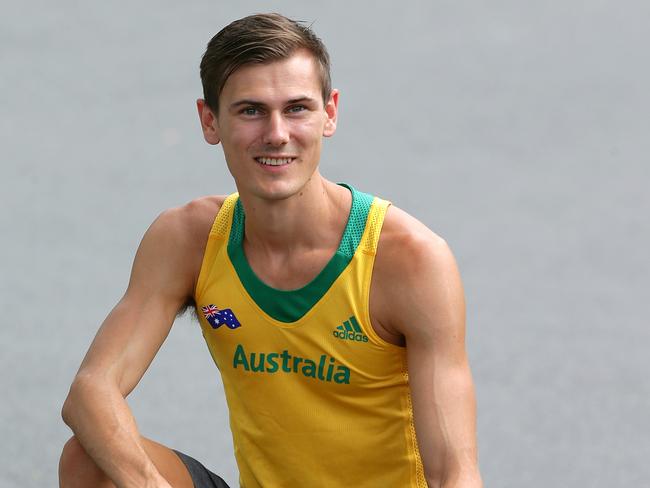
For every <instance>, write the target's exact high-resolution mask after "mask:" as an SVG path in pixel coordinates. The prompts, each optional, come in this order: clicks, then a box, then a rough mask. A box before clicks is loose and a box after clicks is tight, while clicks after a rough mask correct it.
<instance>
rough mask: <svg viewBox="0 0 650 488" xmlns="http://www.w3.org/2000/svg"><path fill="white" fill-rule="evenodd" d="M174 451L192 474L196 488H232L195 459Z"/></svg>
mask: <svg viewBox="0 0 650 488" xmlns="http://www.w3.org/2000/svg"><path fill="white" fill-rule="evenodd" d="M173 451H174V452H175V453H176V454H177V455H178V457H179V458H181V461H183V464H185V466H186V467H187V470H188V471H189V472H190V476H191V477H192V481H193V482H194V488H230V487H229V486H228V484H227V483H226V482H225V481H224V480H222V479H221V478H220V477H219V476H217V475H216V474H214V473H213V472H212V471H210V470H209V469H208V468H206V467H205V466H203V465H202V464H201V463H200V462H198V461H197V460H196V459H194V458H193V457H190V456H188V455H187V454H183V453H182V452H179V451H177V450H175V449H173Z"/></svg>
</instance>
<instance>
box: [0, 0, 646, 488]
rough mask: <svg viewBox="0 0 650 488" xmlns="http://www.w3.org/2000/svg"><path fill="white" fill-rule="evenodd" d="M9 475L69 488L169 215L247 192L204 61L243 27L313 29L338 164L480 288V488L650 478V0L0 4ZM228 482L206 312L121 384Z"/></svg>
mask: <svg viewBox="0 0 650 488" xmlns="http://www.w3.org/2000/svg"><path fill="white" fill-rule="evenodd" d="M0 7H1V9H0V10H1V11H2V15H1V16H0V113H1V117H0V199H1V200H0V203H1V205H0V228H1V229H2V241H1V243H2V252H1V253H0V256H1V257H0V269H1V273H0V300H2V302H1V304H0V305H1V310H2V312H3V316H2V326H1V327H0V367H1V368H2V372H3V374H2V391H3V401H2V402H0V418H1V419H2V423H1V431H0V434H1V438H2V439H3V442H2V444H1V445H0V463H1V469H0V486H2V487H5V486H6V487H14V486H16V487H43V486H56V483H57V481H56V470H57V462H58V457H59V453H60V449H61V447H62V445H63V443H64V442H65V440H66V439H67V438H68V437H69V435H70V431H69V430H68V428H67V427H66V426H65V425H64V424H63V422H62V421H61V419H60V408H61V405H62V403H63V400H64V398H65V396H66V393H67V389H68V387H69V384H70V382H71V380H72V377H73V375H74V373H75V371H76V369H77V367H78V366H79V363H80V361H81V359H82V357H83V354H84V353H85V351H86V349H87V347H88V345H89V344H90V341H91V340H92V338H93V336H94V334H95V332H96V329H97V327H98V326H99V324H100V323H101V321H102V320H103V318H104V317H105V316H106V314H107V313H108V312H109V310H110V309H111V307H112V306H113V305H114V304H115V303H116V301H117V300H118V299H119V297H120V296H121V294H122V293H123V291H124V288H125V286H126V283H127V279H128V275H129V270H130V266H131V263H132V259H133V255H134V252H135V249H136V247H137V245H138V243H139V240H140V238H141V236H142V234H143V233H144V231H145V230H146V228H147V227H148V226H149V224H150V223H151V221H152V220H153V219H154V218H155V217H156V216H157V215H158V214H159V213H160V212H161V211H162V210H164V209H165V208H168V207H172V206H176V205H180V204H183V203H185V202H187V201H189V200H191V199H192V198H195V197H196V196H199V195H205V194H216V193H220V194H225V193H229V192H232V191H234V185H233V182H232V179H231V178H230V176H229V174H228V173H227V170H226V167H225V163H224V159H223V155H222V153H221V152H220V149H219V148H216V149H215V148H213V147H210V146H208V145H207V144H205V143H204V142H203V140H202V137H201V133H200V129H199V124H198V120H197V116H196V111H195V107H194V101H195V99H196V98H197V97H199V96H201V90H200V82H199V75H198V63H199V60H200V56H201V54H202V52H203V50H204V47H205V44H206V43H207V41H208V40H209V38H210V37H211V36H212V35H213V34H214V33H216V32H217V31H218V30H219V29H220V28H221V27H223V26H224V25H226V24H227V23H229V22H230V21H232V20H234V19H236V18H239V17H242V16H244V15H247V14H250V13H254V12H260V11H269V10H273V11H279V12H281V13H284V14H285V15H288V16H290V17H294V18H297V19H302V20H306V21H309V22H312V21H313V22H314V25H313V26H314V29H315V30H316V32H317V33H318V34H319V35H320V36H321V37H322V38H323V39H324V41H325V42H326V44H327V46H328V47H329V50H330V53H331V56H332V59H333V80H334V85H335V86H336V87H338V88H339V89H340V90H341V101H340V106H341V108H340V120H339V127H338V131H337V134H336V135H335V136H334V138H332V139H331V140H328V141H327V142H326V144H325V148H324V153H323V158H322V163H321V164H322V172H323V173H324V175H325V176H326V177H328V178H329V179H331V180H334V181H345V182H349V183H351V184H353V185H355V186H356V187H357V188H359V189H360V190H362V191H366V192H370V193H374V194H377V195H380V196H382V197H384V198H387V199H390V200H392V201H393V202H394V203H395V204H396V205H397V206H399V207H401V208H403V209H405V210H406V211H408V212H410V213H411V214H413V215H414V216H416V217H417V218H419V219H420V220H422V221H423V222H424V223H425V224H427V225H428V226H429V227H430V228H432V229H433V230H434V231H435V232H437V233H438V234H440V235H442V236H443V237H444V238H445V239H446V240H447V241H448V242H449V244H450V245H451V247H452V249H453V251H454V253H455V255H456V257H457V260H458V263H459V266H460V269H461V273H462V276H463V279H464V283H465V288H466V295H467V304H468V321H467V346H468V351H469V355H470V360H471V365H472V368H473V373H474V379H475V382H476V389H477V396H478V412H479V416H478V437H479V448H480V461H481V471H482V474H483V478H484V480H485V485H486V487H497V488H500V487H513V488H514V487H517V488H520V487H603V488H604V487H608V488H609V487H612V486H635V487H640V486H650V463H648V461H647V460H648V456H649V455H650V435H649V434H650V428H649V422H648V412H649V411H650V381H649V379H648V370H649V368H650V359H648V358H649V355H648V353H647V349H648V344H649V338H650V327H648V326H649V325H650V324H649V320H648V317H649V316H650V310H649V308H650V307H649V305H648V298H649V297H650V294H649V290H650V286H649V285H650V282H649V281H650V280H649V279H648V274H649V271H650V262H649V260H648V256H647V253H648V249H650V226H649V223H648V222H649V218H648V217H649V214H650V212H649V211H650V196H649V193H648V183H649V180H650V179H649V176H650V174H649V173H650V170H649V163H650V161H649V157H648V155H649V154H650V137H649V134H650V122H649V118H648V114H649V113H650V95H649V94H648V86H650V68H649V65H648V58H647V46H648V45H649V44H650V31H649V30H648V28H647V26H648V20H650V4H648V3H647V2H642V1H619V2H614V1H609V0H603V1H598V2H582V1H577V0H566V1H564V2H519V1H514V0H502V1H501V0H500V1H496V2H490V3H486V2H478V1H462V0H461V1H456V2H451V1H434V2H399V3H395V2H377V1H373V2H369V1H359V2H341V1H331V2H319V3H315V2H313V3H306V2H298V1H278V2H275V3H273V4H269V3H268V2H253V1H241V2H237V4H236V5H235V2H228V3H226V2H207V1H203V2H198V1H197V2H171V1H157V2H153V1H150V0H146V1H140V2H126V1H113V2H72V1H69V0H62V1H59V2H45V1H40V2H36V1H33V2H20V3H19V2H8V1H2V2H0ZM129 403H130V405H131V407H132V408H133V410H134V413H135V415H136V418H137V420H138V424H139V427H140V429H141V431H142V432H143V434H144V435H147V436H149V437H151V438H154V439H156V440H158V441H159V442H163V443H165V444H168V445H170V446H172V447H174V448H176V449H178V450H181V451H183V452H186V453H188V454H190V455H192V456H194V457H196V458H198V459H200V460H201V461H202V462H203V463H205V464H206V465H207V466H208V467H210V468H211V469H212V470H214V471H215V472H217V473H219V474H220V475H221V476H223V477H224V478H225V479H226V480H227V481H228V483H230V484H232V485H236V480H237V468H236V465H235V462H234V458H233V454H232V443H231V439H230V432H229V429H228V416H227V411H226V406H225V402H224V397H223V391H222V386H221V382H220V379H219V377H218V374H217V370H216V368H215V367H214V364H213V363H212V361H211V359H210V356H209V354H208V351H207V348H206V346H205V345H204V342H203V339H202V337H201V334H200V331H199V328H198V325H197V324H196V322H193V321H192V320H191V318H190V317H189V316H186V317H183V318H181V319H179V320H178V321H177V323H176V324H175V325H174V327H173V328H172V332H171V334H170V336H169V338H168V339H167V341H166V343H165V344H164V345H163V347H162V349H161V351H160V353H159V354H158V356H157V358H156V359H155V361H154V363H153V364H152V366H151V368H150V370H149V371H148V372H147V374H146V375H145V377H144V379H143V380H142V382H141V383H140V385H139V386H138V388H137V390H136V391H135V392H134V393H133V394H132V395H131V396H130V397H129Z"/></svg>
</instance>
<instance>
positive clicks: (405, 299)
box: [371, 205, 464, 336]
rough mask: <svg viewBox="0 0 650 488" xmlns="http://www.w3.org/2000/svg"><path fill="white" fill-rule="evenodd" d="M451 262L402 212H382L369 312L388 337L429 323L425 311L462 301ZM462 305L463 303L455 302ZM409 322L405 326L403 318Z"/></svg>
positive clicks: (443, 247) (439, 241)
mask: <svg viewBox="0 0 650 488" xmlns="http://www.w3.org/2000/svg"><path fill="white" fill-rule="evenodd" d="M462 295H463V294H462V285H461V283H460V276H459V273H458V269H457V266H456V261H455V258H454V256H453V254H452V252H451V249H450V248H449V245H448V244H447V242H446V241H445V239H443V238H442V237H441V236H439V235H438V234H436V233H435V232H433V231H432V230H431V229H429V228H428V227H427V226H426V225H424V224H423V223H422V222H420V221H419V220H418V219H416V218H415V217H413V216H411V215H409V214H408V213H407V212H405V211H404V210H402V209H400V208H398V207H395V206H394V205H391V206H390V207H389V208H388V211H387V213H386V217H385V219H384V224H383V227H382V231H381V234H380V238H379V243H378V248H377V256H376V258H375V266H374V271H373V278H372V288H371V313H372V311H373V309H374V312H375V314H374V315H375V317H376V320H377V322H379V323H380V325H381V326H383V328H384V329H386V330H387V331H388V332H389V333H392V334H395V335H402V336H403V335H407V332H408V330H406V327H417V326H418V324H422V326H424V327H428V326H430V325H431V322H432V318H431V317H430V316H428V315H429V313H430V311H431V310H433V309H435V308H438V309H442V308H444V307H446V306H447V305H448V304H449V303H450V302H454V304H456V303H457V302H459V301H460V302H462V300H463V297H462ZM459 305H461V306H463V307H464V302H463V303H459ZM406 316H409V317H410V318H411V319H413V318H414V319H415V320H410V321H409V323H408V324H406V323H405V322H406V321H405V320H403V318H404V317H406Z"/></svg>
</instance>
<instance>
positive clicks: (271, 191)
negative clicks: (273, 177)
mask: <svg viewBox="0 0 650 488" xmlns="http://www.w3.org/2000/svg"><path fill="white" fill-rule="evenodd" d="M303 187H304V183H302V184H301V183H300V182H289V181H277V182H274V183H273V184H270V185H259V186H255V187H254V188H250V189H249V190H248V193H250V194H252V195H254V196H256V197H257V198H259V199H262V200H272V201H279V200H286V199H287V198H290V197H292V196H294V195H296V194H298V193H300V191H301V190H302V188H303Z"/></svg>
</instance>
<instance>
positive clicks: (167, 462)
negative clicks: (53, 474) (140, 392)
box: [59, 436, 194, 488]
mask: <svg viewBox="0 0 650 488" xmlns="http://www.w3.org/2000/svg"><path fill="white" fill-rule="evenodd" d="M142 443H143V445H144V450H145V451H146V452H147V455H148V456H149V457H150V458H151V460H152V461H153V463H154V464H155V465H156V468H158V471H160V474H162V475H163V476H164V477H165V479H166V480H167V481H168V482H169V484H170V485H172V486H173V487H174V488H177V487H178V488H186V487H187V488H193V487H194V484H193V483H192V478H191V477H190V474H189V472H188V471H187V468H186V467H185V464H183V462H182V461H181V460H180V458H179V457H178V456H177V455H176V453H175V452H174V451H172V450H171V449H169V448H168V447H165V446H163V445H162V444H158V443H157V442H154V441H151V440H149V439H146V438H144V437H143V438H142ZM59 486H60V487H62V488H77V487H78V488H87V487H90V486H92V487H96V488H114V487H115V485H114V484H113V483H112V482H111V480H109V479H108V477H107V476H106V475H105V474H104V472H103V471H102V470H101V469H100V468H99V467H98V466H97V465H96V464H95V462H94V461H93V460H92V458H91V457H90V456H88V454H86V451H85V450H84V448H83V447H82V445H81V444H80V443H79V441H78V440H77V438H76V437H74V436H73V437H72V438H71V439H70V440H69V441H68V442H66V444H65V446H64V447H63V452H62V453H61V460H60V461H59Z"/></svg>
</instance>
